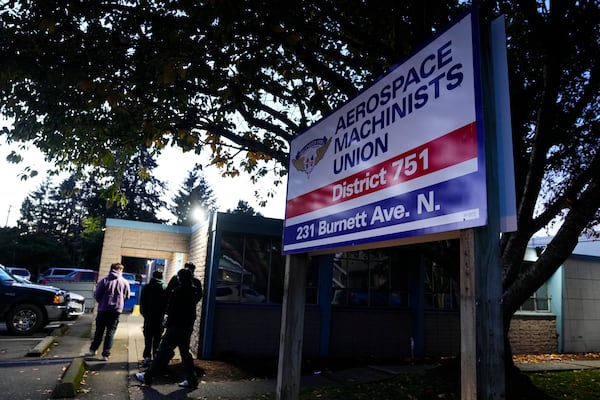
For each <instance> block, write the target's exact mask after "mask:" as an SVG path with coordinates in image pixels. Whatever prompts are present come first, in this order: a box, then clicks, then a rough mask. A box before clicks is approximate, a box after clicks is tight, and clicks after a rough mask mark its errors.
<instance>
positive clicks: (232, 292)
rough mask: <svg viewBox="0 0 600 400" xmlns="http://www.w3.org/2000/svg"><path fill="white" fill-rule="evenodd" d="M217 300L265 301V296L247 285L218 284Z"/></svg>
mask: <svg viewBox="0 0 600 400" xmlns="http://www.w3.org/2000/svg"><path fill="white" fill-rule="evenodd" d="M216 298H217V301H226V302H233V303H264V302H265V296H264V295H262V294H260V293H258V292H257V291H256V290H254V289H252V288H251V287H249V286H247V285H241V292H240V285H220V286H217V296H216Z"/></svg>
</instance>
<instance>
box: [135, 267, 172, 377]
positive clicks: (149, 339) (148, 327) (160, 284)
mask: <svg viewBox="0 0 600 400" xmlns="http://www.w3.org/2000/svg"><path fill="white" fill-rule="evenodd" d="M162 278H163V273H162V271H154V272H153V273H152V279H150V282H148V284H147V285H145V286H144V287H143V288H142V292H141V293H140V313H141V314H142V317H144V352H143V357H144V362H143V364H142V365H143V366H145V367H148V366H150V362H151V361H152V358H154V357H156V353H157V351H158V345H159V344H160V338H161V336H162V334H163V330H164V328H163V319H164V316H165V311H166V308H167V292H166V286H165V282H164V281H163V280H162Z"/></svg>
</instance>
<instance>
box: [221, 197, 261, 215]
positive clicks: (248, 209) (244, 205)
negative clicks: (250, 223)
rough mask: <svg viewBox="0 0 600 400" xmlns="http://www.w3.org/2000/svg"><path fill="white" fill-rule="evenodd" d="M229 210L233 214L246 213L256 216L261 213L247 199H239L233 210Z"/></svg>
mask: <svg viewBox="0 0 600 400" xmlns="http://www.w3.org/2000/svg"><path fill="white" fill-rule="evenodd" d="M227 212H228V213H231V214H244V215H254V216H256V215H261V214H260V213H259V212H257V211H256V210H254V208H253V207H252V206H251V205H250V204H248V202H247V201H245V200H238V203H237V206H236V207H235V208H234V209H233V210H232V209H229V210H227Z"/></svg>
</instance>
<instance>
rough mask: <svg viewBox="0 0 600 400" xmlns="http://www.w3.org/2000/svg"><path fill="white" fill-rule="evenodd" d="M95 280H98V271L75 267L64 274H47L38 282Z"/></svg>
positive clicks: (43, 283)
mask: <svg viewBox="0 0 600 400" xmlns="http://www.w3.org/2000/svg"><path fill="white" fill-rule="evenodd" d="M58 281H61V282H96V281H98V271H94V270H91V269H75V270H74V271H72V272H70V273H68V274H66V275H54V276H52V275H49V276H46V275H44V277H43V278H42V279H40V280H39V283H41V284H42V285H45V284H46V283H48V282H58Z"/></svg>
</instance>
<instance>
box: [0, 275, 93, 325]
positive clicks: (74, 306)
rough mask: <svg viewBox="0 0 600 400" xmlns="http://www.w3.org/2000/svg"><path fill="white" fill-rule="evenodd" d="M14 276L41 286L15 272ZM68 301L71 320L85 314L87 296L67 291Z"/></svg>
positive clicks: (22, 281)
mask: <svg viewBox="0 0 600 400" xmlns="http://www.w3.org/2000/svg"><path fill="white" fill-rule="evenodd" d="M0 267H2V264H0ZM9 269H10V268H6V270H9ZM13 278H14V279H15V280H16V281H17V282H19V283H22V284H25V285H35V286H39V285H37V284H35V283H32V282H31V281H30V280H29V279H25V278H23V277H21V276H19V275H14V274H13ZM44 287H54V286H44ZM55 289H58V290H61V289H59V288H55ZM67 301H68V307H67V317H68V319H70V320H73V319H77V317H79V316H80V315H83V313H84V312H85V297H84V296H82V295H80V294H79V293H75V292H67Z"/></svg>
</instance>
